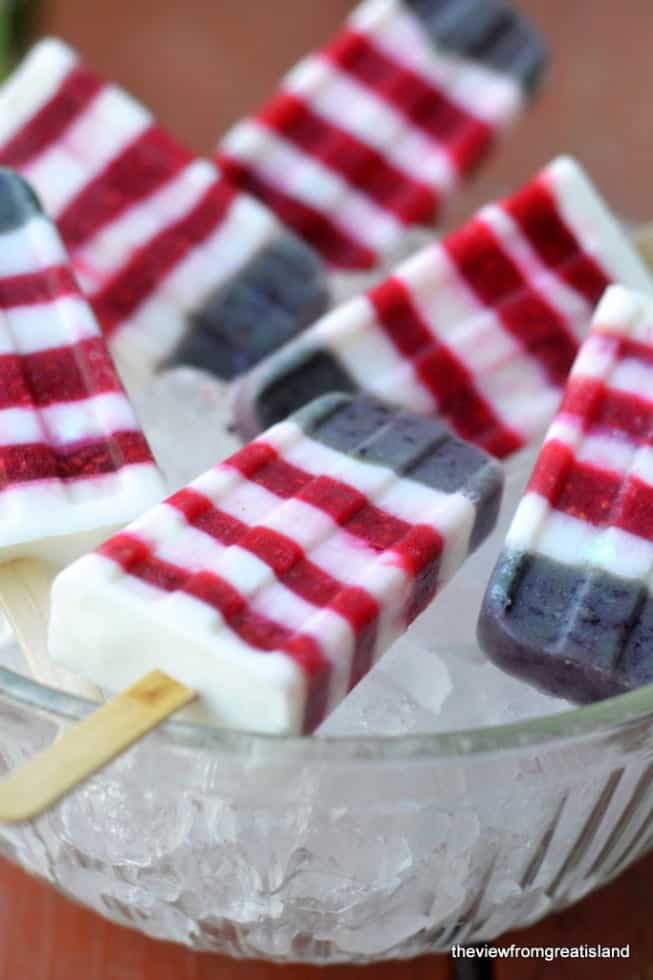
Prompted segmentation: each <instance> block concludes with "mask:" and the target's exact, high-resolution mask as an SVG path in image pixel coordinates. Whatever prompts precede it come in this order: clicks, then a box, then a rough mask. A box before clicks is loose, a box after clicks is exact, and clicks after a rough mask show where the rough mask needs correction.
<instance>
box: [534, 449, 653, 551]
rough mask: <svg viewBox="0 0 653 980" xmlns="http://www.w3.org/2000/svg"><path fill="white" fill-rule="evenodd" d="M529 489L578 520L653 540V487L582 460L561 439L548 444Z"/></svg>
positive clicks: (629, 476)
mask: <svg viewBox="0 0 653 980" xmlns="http://www.w3.org/2000/svg"><path fill="white" fill-rule="evenodd" d="M529 490H532V491H533V492H535V493H539V494H540V495H541V496H542V497H544V498H545V499H546V500H548V502H549V503H550V504H551V506H552V507H553V508H555V510H557V511H561V512H562V513H564V514H569V515H570V516H572V517H575V518H577V519H578V520H581V521H587V522H589V523H590V524H594V525H596V526H597V527H619V528H621V529H622V530H624V531H628V532H629V533H630V534H634V535H636V536H638V537H640V538H645V539H646V540H648V541H653V487H651V486H650V485H649V484H646V483H644V482H643V481H642V480H640V479H639V478H638V477H635V476H632V475H626V476H623V475H622V474H620V473H614V472H611V471H610V470H605V469H601V468H600V467H598V466H592V465H591V464H590V463H580V462H578V460H577V459H576V458H575V457H574V454H573V451H572V450H571V449H570V447H569V446H566V445H564V443H561V442H558V441H557V440H550V441H549V442H547V443H546V444H545V446H544V448H543V450H542V452H541V454H540V458H539V459H538V462H537V466H536V468H535V472H534V473H533V476H532V477H531V481H530V484H529Z"/></svg>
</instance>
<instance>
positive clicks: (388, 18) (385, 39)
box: [349, 0, 523, 126]
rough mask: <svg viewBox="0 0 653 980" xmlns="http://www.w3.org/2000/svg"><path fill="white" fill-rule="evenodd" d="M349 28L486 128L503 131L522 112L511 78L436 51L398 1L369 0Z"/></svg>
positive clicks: (517, 92)
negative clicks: (442, 91) (438, 91)
mask: <svg viewBox="0 0 653 980" xmlns="http://www.w3.org/2000/svg"><path fill="white" fill-rule="evenodd" d="M349 23H350V24H351V26H352V27H353V28H354V29H357V30H361V31H363V32H364V33H366V34H368V35H370V36H371V37H372V39H373V41H374V43H375V45H377V46H378V47H380V48H381V49H382V51H384V52H385V53H386V54H387V55H389V56H390V57H391V58H393V59H394V60H396V61H398V62H399V64H403V65H406V66H407V67H408V68H412V70H413V71H415V72H417V73H418V74H419V75H421V76H422V77H423V78H425V79H426V80H427V81H431V82H434V83H435V85H437V87H438V88H440V89H442V90H444V91H445V92H446V94H447V96H448V97H449V98H450V99H451V101H452V102H455V103H457V104H458V105H459V106H460V107H461V108H463V109H465V110H466V111H467V112H469V113H471V114H472V115H473V116H477V117H480V118H481V119H484V120H485V121H486V122H488V123H490V124H491V125H495V126H504V125H506V124H507V123H508V122H510V121H511V120H512V119H513V118H514V117H515V115H516V114H517V113H518V112H519V110H520V109H521V108H522V105H523V96H522V92H521V89H520V87H519V85H518V84H517V83H516V82H515V81H514V80H513V79H512V78H510V77H509V76H507V75H504V74H502V73H500V72H498V71H494V70H493V69H491V68H488V67H485V65H483V64H481V63H479V62H477V61H474V60H472V59H471V58H467V57H464V56H460V55H456V54H453V53H451V52H448V51H445V50H444V49H443V48H441V47H438V46H437V45H436V42H435V41H434V40H433V39H432V38H431V37H430V36H429V35H428V34H427V32H426V31H425V29H424V28H423V27H422V24H421V22H420V20H419V18H418V17H416V16H415V15H413V14H411V13H409V12H408V11H407V10H406V8H405V7H404V5H403V4H402V3H401V2H400V0H369V2H368V3H363V4H361V5H360V6H359V7H357V8H356V10H354V12H353V13H352V15H351V16H350V18H349Z"/></svg>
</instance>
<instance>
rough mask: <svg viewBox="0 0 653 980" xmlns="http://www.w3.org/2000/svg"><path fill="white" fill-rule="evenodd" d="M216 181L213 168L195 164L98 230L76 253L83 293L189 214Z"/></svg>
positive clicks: (98, 286)
mask: <svg viewBox="0 0 653 980" xmlns="http://www.w3.org/2000/svg"><path fill="white" fill-rule="evenodd" d="M215 179H216V171H215V168H214V167H213V166H212V165H211V164H210V163H209V162H208V161H206V160H196V161H194V162H193V163H191V164H190V165H189V166H188V167H185V168H184V169H183V170H182V171H181V172H180V173H179V174H177V176H176V177H175V178H174V179H173V180H170V181H168V183H166V184H165V185H164V186H163V187H160V188H158V190H156V191H154V192H153V193H152V194H150V195H148V197H146V198H144V199H143V200H142V201H140V202H139V203H138V204H136V205H134V206H133V207H131V208H129V210H128V211H126V212H125V213H124V214H122V215H121V216H120V217H119V218H117V219H116V220H115V221H112V222H111V224H110V225H108V226H107V227H105V228H101V229H100V230H99V231H98V232H97V234H96V235H94V236H93V237H92V238H90V239H89V240H88V241H87V242H85V244H84V245H83V246H82V248H79V249H77V250H76V252H75V256H74V258H75V266H76V267H79V268H80V270H81V271H82V273H83V274H82V277H81V278H82V281H83V284H84V287H85V289H87V290H88V291H89V292H95V291H99V290H100V289H101V288H102V286H103V285H104V284H105V283H106V282H107V280H108V279H110V278H112V277H113V276H114V275H116V274H117V273H118V272H119V271H120V270H121V269H123V268H124V267H125V266H126V265H127V263H128V262H129V259H130V258H131V256H132V255H133V254H134V252H136V251H137V250H138V249H141V248H144V247H146V246H147V245H148V244H149V243H150V242H151V241H152V239H153V238H154V237H155V236H157V235H158V234H160V233H161V232H162V231H164V229H165V228H167V227H169V226H170V225H172V224H174V223H175V222H176V221H179V220H180V219H181V218H183V217H184V216H185V215H187V214H188V213H189V212H190V211H192V210H193V208H194V207H195V206H196V205H197V204H198V203H199V201H200V200H201V198H202V197H203V195H204V194H205V193H206V191H207V190H208V189H209V187H210V186H211V184H212V183H213V182H214V181H215Z"/></svg>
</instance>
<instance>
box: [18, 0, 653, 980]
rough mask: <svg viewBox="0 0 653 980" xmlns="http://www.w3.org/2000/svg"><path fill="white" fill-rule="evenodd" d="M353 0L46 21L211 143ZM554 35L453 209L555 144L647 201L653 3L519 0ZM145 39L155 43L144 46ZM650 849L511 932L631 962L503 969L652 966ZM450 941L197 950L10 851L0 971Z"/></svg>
mask: <svg viewBox="0 0 653 980" xmlns="http://www.w3.org/2000/svg"><path fill="white" fill-rule="evenodd" d="M350 6H351V4H350V3H349V0H328V2H321V3H320V2H311V0H274V2H273V3H268V2H263V0H249V2H248V3H246V4H243V3H242V0H138V2H134V0H93V2H92V3H90V2H89V0H49V2H47V0H46V2H45V3H44V11H43V16H42V23H41V29H42V30H43V31H47V32H52V33H58V34H61V35H62V36H63V37H64V38H66V39H67V40H68V41H70V42H72V43H73V44H75V45H77V46H78V47H79V48H80V49H81V50H82V51H83V52H84V54H85V55H87V57H88V58H89V60H90V61H91V63H93V64H95V65H96V66H97V67H98V68H99V69H100V70H101V71H103V72H104V73H106V74H108V75H110V76H112V77H113V78H115V79H117V80H119V81H121V82H122V83H123V84H125V85H127V86H128V87H129V88H130V89H131V90H132V91H133V92H134V93H135V94H136V95H138V96H139V97H141V98H142V99H144V100H145V101H146V102H147V103H148V104H149V105H150V106H151V107H152V108H153V109H154V110H155V111H156V112H157V113H158V114H159V115H160V117H161V118H162V119H163V120H164V121H165V122H166V123H167V124H168V126H170V127H171V128H172V129H173V130H174V131H175V132H176V133H177V134H178V135H179V136H181V137H182V138H183V139H185V140H186V141H187V142H188V143H189V144H190V145H191V146H193V147H195V148H196V149H197V150H199V151H206V150H208V149H209V148H210V147H211V146H212V145H213V143H214V142H215V140H216V138H217V137H218V136H219V134H220V133H221V132H224V129H225V127H226V126H227V125H228V124H229V123H230V122H231V121H233V120H234V119H236V118H238V116H239V115H240V114H242V113H243V112H244V111H246V110H247V109H248V108H249V107H252V106H254V105H255V104H256V103H257V102H258V101H259V100H260V99H261V98H263V97H264V96H265V95H266V93H268V92H269V91H270V88H271V86H272V84H273V82H274V81H275V79H277V78H278V77H279V75H280V73H281V72H282V71H283V70H284V69H285V68H287V67H289V66H290V65H291V64H292V63H293V62H294V61H295V60H296V58H297V57H298V56H299V55H300V54H301V53H302V52H303V51H304V50H306V49H308V48H309V47H310V46H311V45H313V44H315V43H318V42H319V41H320V40H321V39H323V38H324V37H325V36H326V35H327V33H328V32H329V31H330V30H332V29H333V28H334V27H335V26H336V24H337V23H338V22H339V20H340V19H341V17H342V16H343V14H344V13H345V12H346V11H347V10H348V9H349V8H350ZM521 6H522V8H524V9H525V10H528V11H529V12H530V13H531V14H532V15H533V17H534V18H535V20H536V21H537V22H538V23H539V24H540V26H541V27H542V29H543V30H544V31H545V33H546V34H547V36H548V37H549V38H550V40H551V42H552V47H553V51H554V64H553V67H552V71H551V75H550V79H549V83H548V86H547V89H546V91H545V93H544V95H543V97H542V98H541V100H540V101H539V102H538V105H537V107H536V108H534V109H533V111H532V112H531V113H530V114H529V116H528V118H527V119H526V120H525V121H524V122H523V124H521V125H520V127H519V128H518V130H517V132H515V133H513V134H512V136H511V137H510V138H509V139H508V140H507V141H506V142H505V144H504V146H503V147H502V149H501V150H500V152H499V153H498V154H497V156H496V157H495V159H494V161H493V162H492V164H491V165H490V166H489V167H487V168H486V169H485V170H484V171H483V173H482V175H481V176H480V179H477V180H476V182H475V183H474V185H473V187H472V188H471V189H470V190H469V191H468V192H466V193H465V194H463V195H462V197H461V199H460V201H459V203H458V204H457V206H456V207H455V208H454V209H453V211H452V214H451V218H450V220H451V221H454V220H456V219H457V218H459V217H460V216H461V215H463V214H466V213H469V211H470V209H471V208H472V207H473V206H476V205H477V204H478V203H480V202H482V201H483V199H484V198H485V197H486V196H487V195H488V193H490V192H491V191H495V190H496V189H497V188H506V189H508V188H509V187H510V186H511V185H514V184H515V183H516V182H517V181H519V180H523V179H526V178H527V177H528V176H529V175H530V173H531V172H533V171H534V170H535V169H536V168H537V167H539V166H540V165H542V164H543V163H544V162H545V161H546V160H548V159H549V158H551V157H552V156H554V155H555V154H556V153H558V152H561V151H567V152H572V153H574V154H577V155H578V156H579V157H580V158H581V159H582V160H583V162H584V163H585V164H586V165H587V166H588V167H589V169H590V171H591V173H592V174H593V175H594V176H595V178H596V179H597V181H598V182H599V183H600V185H601V187H602V188H603V190H604V191H605V193H606V195H607V196H608V198H609V200H610V201H611V203H612V204H613V206H614V207H616V208H617V209H618V210H620V211H621V212H622V213H623V214H625V215H628V216H630V217H633V218H636V217H640V218H646V217H653V194H652V193H651V189H650V180H651V174H653V115H652V113H651V107H650V93H651V92H653V58H651V44H652V39H653V3H651V0H627V2H626V3H625V4H616V3H615V0H592V2H591V3H590V2H588V0H585V2H579V0H576V2H575V3H570V2H569V0H521ZM145 41H147V47H146V48H144V44H145ZM652 885H653V857H651V858H649V859H648V860H645V861H644V862H642V863H641V864H640V865H639V866H638V867H636V868H635V869H633V870H631V871H630V872H629V873H628V874H626V875H625V876H624V877H622V878H621V879H620V880H619V881H618V882H616V883H614V884H613V885H612V886H611V887H609V888H608V889H606V890H604V891H603V892H601V893H599V894H597V895H594V896H592V897H590V898H589V899H587V900H586V901H584V902H583V903H582V904H580V905H579V906H577V907H575V908H573V909H571V910H569V911H567V912H565V913H562V914H561V915H558V916H555V917H553V918H551V919H549V920H548V921H547V922H545V923H543V924H541V925H539V926H536V927H534V928H533V929H530V930H528V931H527V932H525V933H521V934H519V935H515V936H509V937H506V939H505V941H506V942H512V941H514V942H518V943H520V944H534V945H543V944H554V945H566V944H580V943H599V942H601V943H605V944H609V945H624V944H626V943H630V944H631V945H632V947H633V958H632V959H631V960H630V961H629V962H624V963H616V962H605V961H604V962H601V963H599V962H597V961H591V962H589V963H587V964H585V967H583V964H580V963H578V962H575V961H570V962H568V963H567V964H565V963H564V962H558V963H556V964H554V965H552V966H550V965H548V964H546V963H544V962H541V961H540V962H532V963H527V962H525V961H520V962H513V963H501V964H500V965H499V966H498V967H497V977H498V980H517V978H519V980H536V978H539V977H555V978H556V980H567V978H569V980H584V978H587V980H589V978H591V980H645V978H647V980H652V978H653V965H652V964H653V929H651V892H652ZM447 976H448V965H447V962H446V960H445V959H443V958H441V957H435V958H426V959H422V960H417V961H414V962H412V963H403V964H402V963H396V964H387V965H384V966H376V967H373V968H367V969H365V968H358V967H356V968H346V967H343V968H334V969H331V970H313V969H310V968H307V967H303V966H302V967H287V968H277V967H273V966H269V965H265V964H251V963H237V962H232V961H228V960H223V959H220V958H215V957H205V956H194V955H192V954H190V953H188V952H186V951H185V950H182V949H180V948H176V947H170V946H167V945H166V944H163V943H155V942H151V941H149V940H146V939H145V938H143V937H141V936H139V935H137V934H135V933H130V932H128V931H125V930H122V929H119V928H117V927H114V926H112V925H110V924H108V923H105V922H103V921H102V920H100V919H99V918H97V917H95V916H94V915H93V914H91V913H90V912H86V911H84V910H81V909H78V908H76V907H75V906H73V905H72V904H70V903H68V902H67V901H65V900H64V899H62V898H59V897H58V896H57V895H55V893H54V892H52V891H51V890H49V889H47V888H46V887H45V886H43V885H41V884H39V883H36V882H34V881H31V880H30V879H28V878H27V877H25V875H23V874H22V872H20V871H18V870H17V869H15V868H12V867H10V866H9V865H0V980H150V978H151V980H222V978H225V980H226V978H229V980H317V978H321V980H327V978H328V980H359V978H360V980H371V978H372V977H373V978H374V980H427V978H428V980H444V978H445V977H447Z"/></svg>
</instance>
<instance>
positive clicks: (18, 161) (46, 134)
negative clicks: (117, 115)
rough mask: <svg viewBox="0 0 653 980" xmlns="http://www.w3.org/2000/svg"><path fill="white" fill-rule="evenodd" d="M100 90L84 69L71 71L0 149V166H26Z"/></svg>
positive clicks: (95, 79)
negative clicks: (47, 99) (50, 96)
mask: <svg viewBox="0 0 653 980" xmlns="http://www.w3.org/2000/svg"><path fill="white" fill-rule="evenodd" d="M103 87H104V83H103V82H102V81H100V79H99V78H96V76H95V75H93V74H91V72H89V71H87V70H86V69H85V68H80V67H75V68H73V69H72V70H71V71H70V72H69V73H68V75H66V77H65V78H64V79H63V81H62V83H61V85H60V86H59V88H58V89H57V91H56V92H55V94H54V95H53V96H52V98H51V99H50V100H49V101H48V102H46V104H45V105H44V106H42V108H41V109H39V111H38V112H36V113H35V114H34V115H33V116H32V118H31V119H30V120H29V121H28V122H27V123H26V124H25V125H24V126H23V127H22V129H20V130H19V131H18V132H17V133H16V135H15V136H14V137H13V138H12V139H10V140H9V142H8V143H6V144H5V145H4V147H3V148H2V149H1V150H0V163H1V164H3V166H6V167H16V168H17V169H19V168H20V167H25V166H27V164H29V163H30V162H31V161H32V160H34V159H35V157H37V156H39V154H41V153H43V152H44V151H45V150H47V149H48V147H49V146H52V145H53V144H54V143H57V142H58V141H59V140H60V139H61V138H62V136H63V134H64V132H65V131H66V129H68V127H69V126H70V125H71V124H72V123H73V122H74V121H75V120H76V119H77V118H78V117H79V116H81V115H82V113H83V112H84V111H85V110H86V108H87V107H88V106H89V105H90V103H91V102H92V101H93V99H94V98H95V97H96V95H97V94H98V93H99V92H100V90H101V89H102V88H103Z"/></svg>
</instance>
